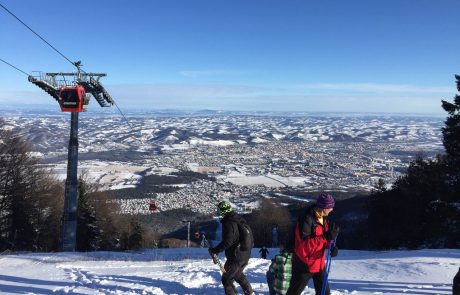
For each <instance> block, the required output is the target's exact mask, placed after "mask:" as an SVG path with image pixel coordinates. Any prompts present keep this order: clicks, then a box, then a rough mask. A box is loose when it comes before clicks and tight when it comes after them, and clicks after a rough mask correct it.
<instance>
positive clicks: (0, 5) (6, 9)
mask: <svg viewBox="0 0 460 295" xmlns="http://www.w3.org/2000/svg"><path fill="white" fill-rule="evenodd" d="M0 7H2V8H3V9H4V10H5V11H6V12H8V13H9V14H11V15H12V16H13V17H14V18H15V19H17V20H18V21H19V22H20V23H22V24H23V25H24V26H25V27H26V28H28V29H29V30H30V31H31V32H32V33H34V34H35V35H37V37H38V38H40V39H42V41H43V42H45V43H46V44H48V45H49V46H50V47H51V48H53V49H54V51H56V52H57V53H59V54H60V55H61V56H62V57H63V58H65V59H66V60H67V61H68V62H70V63H71V64H72V65H73V66H76V65H75V63H74V62H72V61H71V60H70V59H68V58H67V57H66V56H65V55H64V54H62V53H61V52H60V51H59V50H57V49H56V47H54V46H53V45H51V44H50V43H49V42H48V41H46V40H45V39H44V38H43V37H42V36H40V35H39V34H38V33H37V32H35V31H34V30H32V28H31V27H29V26H28V25H26V23H24V22H23V21H22V20H20V19H19V17H17V16H16V15H15V14H14V13H12V12H11V11H9V10H8V8H6V7H5V6H3V4H1V3H0Z"/></svg>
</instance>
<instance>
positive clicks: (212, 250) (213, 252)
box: [208, 248, 219, 256]
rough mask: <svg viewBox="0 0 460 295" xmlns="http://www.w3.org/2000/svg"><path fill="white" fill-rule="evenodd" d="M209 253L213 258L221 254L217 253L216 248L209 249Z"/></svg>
mask: <svg viewBox="0 0 460 295" xmlns="http://www.w3.org/2000/svg"><path fill="white" fill-rule="evenodd" d="M208 252H209V254H210V255H211V256H213V255H217V254H219V252H217V251H216V250H215V249H214V248H209V249H208Z"/></svg>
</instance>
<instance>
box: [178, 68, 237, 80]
mask: <svg viewBox="0 0 460 295" xmlns="http://www.w3.org/2000/svg"><path fill="white" fill-rule="evenodd" d="M179 73H180V74H181V76H184V77H189V78H200V77H215V76H227V75H241V74H242V72H241V71H232V70H190V71H189V70H184V71H180V72H179Z"/></svg>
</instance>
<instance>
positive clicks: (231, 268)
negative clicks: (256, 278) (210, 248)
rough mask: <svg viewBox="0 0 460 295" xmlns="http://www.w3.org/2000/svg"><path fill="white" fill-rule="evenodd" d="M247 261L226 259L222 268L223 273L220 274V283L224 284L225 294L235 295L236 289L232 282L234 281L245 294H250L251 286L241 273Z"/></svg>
mask: <svg viewBox="0 0 460 295" xmlns="http://www.w3.org/2000/svg"><path fill="white" fill-rule="evenodd" d="M247 264H248V263H247V262H238V261H235V260H228V259H227V261H226V262H225V265H224V268H225V273H223V274H222V285H223V286H224V291H225V294H226V295H236V294H237V292H236V289H235V286H234V285H233V282H234V281H236V282H237V283H238V284H239V285H240V286H241V288H243V292H244V294H245V295H249V294H252V287H251V284H250V283H249V281H248V279H247V278H246V276H245V275H244V273H243V270H244V268H245V267H246V265H247Z"/></svg>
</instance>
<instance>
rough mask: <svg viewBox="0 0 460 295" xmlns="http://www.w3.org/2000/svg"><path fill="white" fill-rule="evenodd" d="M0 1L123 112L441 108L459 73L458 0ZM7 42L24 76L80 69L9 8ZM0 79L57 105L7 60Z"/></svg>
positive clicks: (0, 28)
mask: <svg viewBox="0 0 460 295" xmlns="http://www.w3.org/2000/svg"><path fill="white" fill-rule="evenodd" d="M0 3H1V4H3V5H4V6H6V7H7V8H8V9H9V10H11V11H12V12H13V13H15V14H16V15H17V16H18V17H19V18H20V19H22V20H23V21H24V22H25V23H26V24H28V25H29V26H30V27H32V28H33V29H34V30H35V31H36V32H38V33H39V34H40V35H42V36H43V37H44V38H45V39H46V40H47V41H48V42H50V43H51V44H52V45H53V46H55V47H56V48H57V49H58V50H59V51H61V52H62V53H63V54H64V55H65V56H67V57H68V58H69V59H71V60H81V61H82V64H83V69H84V70H85V71H87V72H104V73H107V75H108V76H107V77H105V78H103V80H102V82H103V84H104V85H105V86H106V88H107V89H108V90H109V92H110V93H111V94H112V96H113V97H114V99H115V100H116V102H117V104H118V105H119V106H120V108H121V109H130V108H143V109H149V108H151V109H165V108H168V109H184V110H196V109H205V108H206V109H216V110H251V111H253V110H255V111H257V110H260V111H305V112H309V111H311V112H317V111H334V112H414V113H438V114H440V113H443V110H442V109H441V106H440V100H441V99H447V100H451V99H452V98H453V96H454V95H455V93H456V89H455V83H454V74H460V69H459V67H458V66H459V65H460V54H459V50H458V48H460V39H459V38H458V31H457V30H458V28H459V27H460V18H459V17H458V11H460V1H458V0H455V1H454V0H452V1H451V0H438V1H432V0H385V1H384V0H359V1H358V0H347V1H344V0H335V1H327V0H325V1H307V0H304V1H294V0H292V1H289V0H286V1H270V0H263V1H262V0H259V1H252V0H244V1H243V0H241V1H240V0H226V1H223V0H206V1H205V0H181V1H179V0H161V1H160V0H152V1H108V0H104V1H94V0H93V1H87V0H84V1H78V3H77V2H69V1H48V0H42V1H24V0H0ZM0 40H2V41H1V42H2V46H0V58H1V59H4V60H6V61H8V62H10V63H12V64H13V65H15V66H16V67H18V68H20V69H22V70H24V71H25V72H28V73H29V72H32V71H35V70H40V71H45V72H57V71H72V70H73V68H72V65H71V64H70V63H69V62H68V61H67V60H65V59H64V58H62V57H61V56H60V55H59V54H57V53H56V52H55V51H53V50H52V49H51V48H50V47H48V46H47V45H46V44H45V43H43V41H41V40H40V39H39V38H37V37H36V36H35V35H33V34H32V33H31V32H30V31H29V30H28V29H27V28H25V27H24V26H23V25H22V24H20V23H19V22H18V21H17V20H15V19H14V18H13V17H12V16H11V15H9V14H8V13H6V12H5V11H4V10H3V9H0ZM0 79H1V80H0V85H1V89H0V106H1V105H2V104H3V105H11V104H45V105H50V106H52V105H54V104H55V102H54V100H53V99H52V98H51V97H50V96H48V95H47V94H45V93H44V92H42V91H41V90H39V89H38V88H36V87H35V86H34V85H32V84H30V83H29V82H28V81H27V77H26V76H25V75H24V74H22V73H20V72H18V71H16V70H14V69H12V68H11V67H8V66H7V65H5V64H3V63H0ZM98 107H99V106H98V104H97V103H95V102H92V103H91V104H90V107H89V110H92V109H93V110H94V109H96V108H98ZM56 108H57V105H56ZM57 109H58V108H57Z"/></svg>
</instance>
